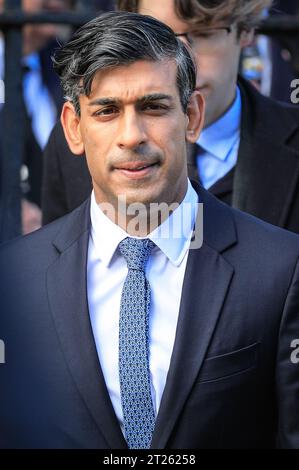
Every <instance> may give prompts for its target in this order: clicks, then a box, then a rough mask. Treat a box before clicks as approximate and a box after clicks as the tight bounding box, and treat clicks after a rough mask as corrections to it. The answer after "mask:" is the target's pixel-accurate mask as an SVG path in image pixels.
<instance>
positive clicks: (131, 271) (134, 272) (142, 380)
mask: <svg viewBox="0 0 299 470" xmlns="http://www.w3.org/2000/svg"><path fill="white" fill-rule="evenodd" d="M154 246H155V245H154V243H153V242H152V241H151V240H149V239H136V238H125V239H124V240H123V241H122V242H120V244H119V249H120V252H121V254H122V255H123V256H124V258H125V260H126V262H127V265H128V274H127V277H126V279H125V282H124V286H123V291H122V296H121V304H120V317H119V379H120V392H121V403H122V409H123V415H124V430H125V437H126V440H127V444H128V447H129V448H130V449H149V448H150V444H151V440H152V434H153V430H154V426H155V414H154V408H153V403H152V397H151V384H150V371H149V307H150V286H149V283H148V281H147V279H146V277H145V265H146V262H147V260H148V257H149V255H150V252H151V250H152V248H153V247H154Z"/></svg>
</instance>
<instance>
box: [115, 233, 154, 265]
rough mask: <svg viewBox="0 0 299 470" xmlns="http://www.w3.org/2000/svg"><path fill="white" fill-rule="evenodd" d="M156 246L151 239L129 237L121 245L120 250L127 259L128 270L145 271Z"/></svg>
mask: <svg viewBox="0 0 299 470" xmlns="http://www.w3.org/2000/svg"><path fill="white" fill-rule="evenodd" d="M154 246H155V244H154V242H152V241H151V240H150V239H149V238H142V239H138V238H130V237H127V238H125V239H124V240H123V241H121V242H120V244H119V249H120V252H121V254H122V255H123V257H124V258H125V260H126V262H127V265H128V269H138V270H140V271H144V269H145V265H146V263H147V260H148V258H149V255H150V253H151V251H152V249H153V248H154Z"/></svg>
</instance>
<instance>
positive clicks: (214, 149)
mask: <svg viewBox="0 0 299 470" xmlns="http://www.w3.org/2000/svg"><path fill="white" fill-rule="evenodd" d="M241 112H242V102H241V93H240V90H239V88H238V87H236V98H235V100H234V102H233V104H232V105H231V107H230V108H229V109H228V111H227V112H226V113H225V114H224V115H223V116H222V117H220V118H219V119H218V120H217V121H216V122H213V123H212V124H211V125H210V126H208V127H207V128H205V129H203V131H202V132H201V134H200V137H199V139H198V141H197V143H198V145H200V146H201V148H203V149H204V150H205V151H206V152H208V153H210V154H212V155H213V156H215V157H216V158H219V160H223V161H224V160H225V159H226V158H227V156H228V155H229V153H230V151H231V149H232V147H233V145H234V144H235V142H236V140H237V138H239V135H240V124H241Z"/></svg>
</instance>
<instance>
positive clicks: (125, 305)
mask: <svg viewBox="0 0 299 470" xmlns="http://www.w3.org/2000/svg"><path fill="white" fill-rule="evenodd" d="M133 43H134V46H133V47H132V44H133ZM87 50H88V51H89V53H88V54H86V51H87ZM55 67H56V70H57V71H58V73H59V75H60V77H61V79H62V83H63V86H64V91H65V95H66V96H67V102H66V103H65V105H64V108H63V112H62V124H63V128H64V132H65V136H66V139H67V141H68V144H69V145H70V148H71V150H72V152H73V153H75V154H77V155H79V154H81V153H82V151H83V150H84V151H85V152H86V156H87V161H88V167H89V171H90V174H91V178H92V182H93V191H92V194H91V197H90V198H88V199H87V200H86V201H85V202H84V203H83V204H82V205H81V206H79V207H78V208H77V209H75V210H74V211H73V212H72V213H71V214H68V215H66V216H64V217H63V218H61V219H59V220H57V221H54V222H53V223H51V224H49V225H47V226H46V227H44V228H42V229H41V230H39V231H37V232H35V233H33V234H30V235H28V236H26V237H23V238H19V239H17V240H14V241H12V242H10V243H8V244H6V245H4V246H3V247H2V250H1V254H0V266H1V283H0V298H1V303H2V309H3V310H2V314H1V318H0V334H1V339H2V340H3V342H4V344H5V356H6V357H5V358H6V363H5V364H1V366H0V389H1V400H0V445H1V447H2V448H6V447H8V448H19V447H22V448H40V447H46V448H52V447H55V448H56V447H58V448H121V449H125V448H127V447H130V448H149V447H151V448H177V449H182V448H275V447H283V448H299V440H298V435H299V434H298V430H299V428H298V427H299V421H298V418H297V416H296V410H297V409H298V391H299V374H298V364H297V361H296V360H295V359H294V347H295V346H294V344H297V343H296V341H297V338H298V332H299V317H298V307H299V267H298V266H299V265H298V260H299V237H298V236H297V235H295V234H292V233H289V232H287V231H284V230H281V229H280V228H277V227H274V226H272V225H268V224H266V223H265V222H262V221H260V220H258V219H256V218H254V217H252V216H250V215H247V214H244V213H242V212H240V211H238V210H235V209H232V208H230V207H229V206H228V205H226V204H223V203H221V202H220V201H218V200H217V199H216V198H214V196H212V195H210V194H209V193H208V192H207V191H206V190H205V189H204V188H202V186H200V185H198V184H197V183H193V185H192V184H191V183H190V181H189V180H188V177H187V165H186V152H187V150H186V143H191V144H192V143H193V142H195V141H196V140H197V139H198V136H199V133H200V131H201V129H202V126H203V112H204V102H203V100H202V97H201V95H200V93H199V92H198V91H196V89H195V88H196V74H195V66H194V63H193V62H192V59H191V56H190V55H189V52H188V50H187V48H185V46H184V45H183V43H182V42H181V41H179V40H178V39H177V38H176V37H175V36H174V34H173V32H172V30H171V29H170V28H168V27H167V26H165V25H163V23H160V22H158V21H157V20H155V19H153V18H150V17H146V16H142V15H137V14H132V13H108V14H105V15H103V16H101V17H98V18H95V19H94V20H93V21H92V22H90V23H88V24H86V25H85V26H83V27H82V28H81V29H80V30H78V32H76V33H75V35H74V36H73V38H72V39H71V40H70V41H69V43H68V44H67V45H66V46H65V47H63V48H62V49H61V50H60V51H59V52H58V53H57V55H56V57H55ZM198 203H202V204H203V206H204V211H203V213H204V218H203V225H202V223H201V214H202V212H201V210H200V207H201V206H200V205H199V204H198ZM157 204H158V205H159V208H160V207H162V205H163V210H161V212H159V217H156V216H157V215H158V213H157V208H158V206H157ZM159 211H160V209H159ZM149 227H150V228H151V229H149ZM193 228H194V230H193ZM166 229H168V230H166ZM165 230H166V231H165ZM178 230H179V231H178ZM163 234H164V235H163ZM198 235H199V237H198ZM201 237H202V238H203V240H201ZM198 241H199V243H197V242H198ZM281 253H283V256H281V255H280V254H281ZM145 299H146V300H145ZM2 344H3V343H2Z"/></svg>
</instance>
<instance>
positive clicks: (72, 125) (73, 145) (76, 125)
mask: <svg viewBox="0 0 299 470" xmlns="http://www.w3.org/2000/svg"><path fill="white" fill-rule="evenodd" d="M60 121H61V124H62V127H63V131H64V135H65V138H66V140H67V143H68V145H69V148H70V150H71V152H72V153H74V154H75V155H82V154H83V153H84V144H83V141H82V136H81V131H80V117H79V116H78V115H77V113H76V111H75V108H74V106H73V104H72V103H71V102H70V101H66V102H65V103H64V105H63V108H62V111H61V116H60Z"/></svg>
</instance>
